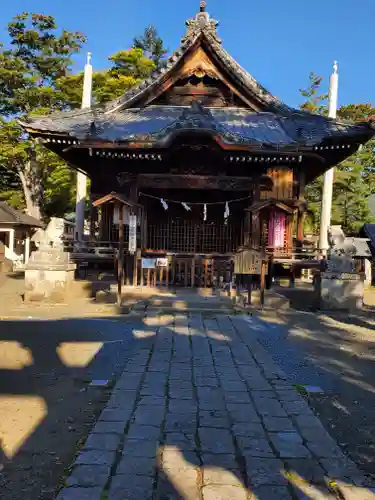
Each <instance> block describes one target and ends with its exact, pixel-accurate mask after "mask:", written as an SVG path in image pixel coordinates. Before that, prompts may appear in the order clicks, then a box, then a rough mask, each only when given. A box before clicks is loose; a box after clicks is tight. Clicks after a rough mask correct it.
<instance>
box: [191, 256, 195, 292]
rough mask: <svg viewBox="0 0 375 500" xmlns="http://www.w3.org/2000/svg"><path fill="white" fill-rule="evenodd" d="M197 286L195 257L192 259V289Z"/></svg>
mask: <svg viewBox="0 0 375 500" xmlns="http://www.w3.org/2000/svg"><path fill="white" fill-rule="evenodd" d="M194 286H195V257H193V258H192V259H191V288H194Z"/></svg>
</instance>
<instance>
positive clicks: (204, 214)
mask: <svg viewBox="0 0 375 500" xmlns="http://www.w3.org/2000/svg"><path fill="white" fill-rule="evenodd" d="M203 220H204V221H206V220H207V205H206V203H205V204H204V205H203Z"/></svg>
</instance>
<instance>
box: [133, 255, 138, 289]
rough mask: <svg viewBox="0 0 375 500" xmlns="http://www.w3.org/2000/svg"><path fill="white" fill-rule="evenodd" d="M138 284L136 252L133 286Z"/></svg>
mask: <svg viewBox="0 0 375 500" xmlns="http://www.w3.org/2000/svg"><path fill="white" fill-rule="evenodd" d="M137 285H138V259H137V254H136V253H135V254H134V267H133V287H134V288H135V287H136V286H137Z"/></svg>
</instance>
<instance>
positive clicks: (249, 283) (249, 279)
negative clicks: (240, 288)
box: [247, 274, 253, 306]
mask: <svg viewBox="0 0 375 500" xmlns="http://www.w3.org/2000/svg"><path fill="white" fill-rule="evenodd" d="M252 288H253V276H252V275H251V274H248V276H247V304H248V305H249V306H251V292H252Z"/></svg>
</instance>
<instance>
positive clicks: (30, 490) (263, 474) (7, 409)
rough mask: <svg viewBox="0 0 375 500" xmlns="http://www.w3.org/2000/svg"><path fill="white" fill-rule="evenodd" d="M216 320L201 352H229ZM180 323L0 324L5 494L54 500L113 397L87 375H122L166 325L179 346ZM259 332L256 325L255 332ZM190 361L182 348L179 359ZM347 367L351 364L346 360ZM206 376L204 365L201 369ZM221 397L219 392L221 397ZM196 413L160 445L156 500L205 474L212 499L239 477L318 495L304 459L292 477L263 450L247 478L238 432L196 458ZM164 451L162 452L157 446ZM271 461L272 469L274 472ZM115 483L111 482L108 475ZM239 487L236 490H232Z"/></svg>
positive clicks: (260, 491) (264, 497) (9, 499)
mask: <svg viewBox="0 0 375 500" xmlns="http://www.w3.org/2000/svg"><path fill="white" fill-rule="evenodd" d="M133 321H135V320H133ZM209 323H210V335H209V342H207V337H206V336H203V335H202V336H200V335H199V333H198V334H197V336H196V337H195V339H194V342H195V346H194V347H195V351H194V352H200V349H202V350H204V349H207V348H208V346H209V348H210V349H214V351H215V352H216V351H217V350H219V351H220V350H221V349H223V350H224V351H225V350H227V349H228V346H230V343H231V341H232V339H231V338H230V334H228V335H227V334H226V337H227V342H223V340H225V339H224V338H223V332H222V331H221V330H220V328H219V326H218V323H217V322H216V320H215V319H214V318H211V319H209ZM176 326H177V327H178V320H176V321H175V322H174V328H173V329H172V328H170V325H168V324H166V325H163V326H159V325H152V324H146V323H145V322H141V321H139V322H133V323H131V324H127V323H126V322H125V323H124V322H117V321H116V320H114V319H113V318H111V320H104V319H103V320H97V319H95V320H91V319H87V318H86V319H84V320H78V319H73V318H72V319H64V320H54V321H2V322H1V323H0V438H1V439H2V442H1V447H0V458H2V471H1V473H0V488H1V492H2V500H21V499H22V500H23V499H25V498H30V499H38V500H47V499H48V500H51V498H53V497H54V494H55V492H56V489H58V488H59V486H61V483H60V481H61V478H62V477H63V475H64V471H66V470H67V469H68V468H69V467H70V466H71V464H72V462H73V461H74V457H75V454H76V450H78V449H79V448H80V446H81V445H82V442H83V440H84V439H85V437H86V436H87V433H88V432H89V430H90V428H91V427H92V425H93V423H94V422H95V420H96V418H97V416H98V414H99V413H100V411H101V410H102V409H103V408H104V406H105V403H106V401H107V399H108V397H109V392H110V391H109V390H103V389H98V388H93V387H89V382H90V380H92V379H93V378H95V379H102V378H107V379H113V380H115V379H116V378H118V376H119V375H120V374H121V373H122V371H123V370H124V369H126V363H127V361H128V360H129V359H131V358H132V356H133V355H134V354H135V353H137V352H138V351H139V350H141V349H143V348H145V347H147V348H150V349H151V350H152V349H153V352H158V340H157V339H158V335H155V333H156V332H160V329H161V328H162V330H163V335H164V336H165V337H167V338H168V337H169V338H170V342H171V345H172V346H173V349H177V347H178V345H179V343H180V342H182V344H184V342H186V337H185V338H184V337H183V336H182V335H179V334H178V333H176V328H175V327H176ZM295 326H296V325H294V327H295ZM137 329H140V330H142V331H143V332H144V333H145V334H146V335H145V337H144V338H137V335H136V334H135V331H136V330H137ZM253 334H254V332H253V331H252V329H251V325H249V335H253ZM180 339H181V340H180ZM168 342H169V341H168ZM315 342H316V340H315ZM319 342H320V345H319V353H320V354H319V355H318V356H317V357H316V358H315V361H316V362H318V360H319V363H320V366H322V367H323V368H324V369H325V370H333V371H334V370H336V371H340V370H341V373H342V369H343V367H341V368H338V367H337V365H335V362H334V359H333V357H332V356H333V355H334V354H335V353H336V349H335V348H334V347H332V344H330V343H329V342H328V340H327V339H326V341H325V342H324V341H323V339H320V340H319ZM184 345H185V344H184ZM215 346H217V347H215ZM221 346H222V347H221ZM189 349H190V347H189ZM323 353H324V355H323ZM183 359H184V356H183V355H182V357H181V362H183ZM347 369H348V370H349V365H348V368H347ZM203 374H204V370H203V371H202V377H203ZM350 377H351V378H352V379H353V380H354V375H353V374H350ZM371 388H373V385H371ZM219 390H220V387H219ZM356 390H358V391H359V390H363V391H368V390H369V387H366V388H362V389H361V388H360V387H359V388H358V386H357V389H356ZM220 399H221V398H218V399H216V398H215V401H220ZM181 404H183V403H181ZM196 404H197V402H196V394H195V395H194V398H193V407H195V408H196ZM220 404H221V403H219V405H218V408H217V410H215V411H217V416H218V420H220V419H221V420H225V419H226V418H227V413H226V410H225V407H223V408H221V406H220ZM223 404H224V402H223ZM148 411H150V408H148ZM207 411H210V410H207ZM196 413H197V410H196V409H195V410H193V411H192V413H190V412H189V411H186V412H184V413H182V412H181V413H180V416H179V419H178V421H177V422H176V423H175V424H176V428H175V430H176V432H170V433H169V434H168V441H167V442H166V443H164V444H163V443H161V444H162V445H163V446H164V448H163V450H164V452H163V453H162V456H161V459H162V462H161V463H162V466H161V467H162V468H161V469H159V473H158V481H157V484H155V485H154V497H153V498H155V499H158V500H162V499H165V498H182V499H187V498H193V497H191V496H190V495H191V493H192V491H193V488H194V485H195V487H196V484H197V481H198V484H200V485H201V484H202V480H204V482H205V484H206V485H207V486H205V488H206V492H207V497H205V498H220V496H218V495H219V494H220V495H221V497H222V498H228V499H229V498H231V499H232V498H233V499H235V498H242V496H241V494H242V495H243V493H241V492H240V490H239V486H241V485H245V486H246V487H247V488H248V489H249V491H252V492H253V493H254V494H256V497H257V498H259V499H260V500H269V499H270V498H276V497H277V495H279V494H280V495H281V494H282V493H283V492H284V493H285V495H287V494H288V492H289V493H290V492H292V491H295V492H296V493H297V492H302V491H304V488H305V489H307V490H308V491H309V492H310V493H311V494H312V489H311V488H312V487H310V486H308V481H307V480H306V478H305V477H304V476H303V474H302V472H303V470H302V469H300V470H299V473H297V469H298V464H295V467H290V469H289V470H288V471H287V474H286V475H285V472H284V470H283V467H282V463H281V462H280V461H279V460H278V459H276V458H275V459H274V460H271V462H270V460H265V459H262V457H261V456H260V457H258V458H256V460H255V461H256V462H257V468H258V469H259V473H258V476H257V477H255V476H252V477H249V475H248V470H249V464H248V463H247V462H246V461H245V460H244V457H243V456H241V455H240V454H239V453H238V448H237V447H236V442H235V440H233V439H232V438H231V440H229V438H228V442H227V444H228V451H226V452H225V453H224V454H214V453H212V454H211V453H206V454H203V455H201V456H199V455H198V453H197V449H199V448H200V443H199V440H200V438H201V437H200V434H199V433H197V432H196V431H195V430H193V427H192V425H191V421H194V419H192V416H193V415H195V417H196V416H197V415H196ZM198 418H199V417H198ZM231 423H233V422H231ZM194 425H195V424H194ZM223 427H225V426H223V425H222V424H220V426H219V427H218V428H217V429H216V431H215V432H216V434H217V435H218V437H219V436H220V439H223V442H224V443H225V442H226V441H225V440H226V439H227V436H229V434H228V430H225V429H224V428H223ZM204 432H205V431H203V434H204ZM373 435H374V434H373ZM164 436H165V434H164ZM162 437H163V436H162ZM229 450H230V451H229ZM157 453H158V454H160V450H158V451H157ZM168 455H170V457H171V460H172V462H174V463H176V462H175V461H176V460H177V461H179V462H180V463H181V468H180V469H179V470H180V472H179V473H178V474H177V475H176V474H175V467H174V468H170V469H168V466H167V465H166V464H167V461H168V460H167V459H168ZM202 457H203V463H202ZM267 457H268V458H269V456H266V457H265V458H267ZM134 460H136V459H134ZM260 462H262V463H263V462H264V467H265V469H264V470H263V469H262V467H261V466H260V467H258V466H259V463H260ZM254 466H255V465H254ZM270 466H271V467H272V469H271V470H267V467H268V468H269V467H270ZM215 470H216V475H215ZM193 471H194V472H193ZM217 471H219V475H218V472H217ZM139 473H140V474H142V472H139ZM202 474H203V476H202ZM210 475H211V479H210ZM223 475H227V476H228V475H229V476H230V478H229V479H227V480H226V482H227V483H228V482H229V483H230V484H227V485H224V484H222V485H219V486H218V485H217V482H218V481H221V479H218V476H220V477H221V478H222V477H223ZM140 477H143V476H137V475H136V476H135V477H134V478H133V479H134V482H133V481H131V482H130V484H129V480H128V483H127V484H128V486H127V488H130V491H131V489H132V488H133V489H135V488H136V487H137V484H138V482H142V481H143V479H144V478H143V479H142V480H141V479H140ZM270 478H273V479H272V481H273V484H274V486H272V488H273V490H274V492H275V495H272V496H271V497H270V491H271V489H272V488H271V489H270V488H269V487H268V488H265V486H263V485H264V484H269V480H270ZM264 481H266V483H265V482H264ZM267 481H268V482H267ZM59 483H60V484H59ZM292 485H293V488H292ZM107 486H108V485H107ZM109 486H110V487H111V483H109ZM316 488H317V489H319V488H320V486H319V485H317V486H314V487H313V489H316ZM110 491H111V490H110ZM310 493H309V494H310ZM234 494H236V495H238V496H233V495H234ZM215 495H216V496H215ZM112 498H113V500H119V499H122V498H124V499H125V498H128V497H127V496H126V495H125V494H124V491H123V490H121V488H120V490H119V493H118V495H117V496H116V495H115V494H113V496H111V493H110V495H109V499H110V500H112ZM144 498H148V497H147V496H144ZM243 498H245V497H243ZM286 498H287V497H286ZM307 498H309V497H308V496H307ZM311 498H313V496H311ZM93 500H94V499H93Z"/></svg>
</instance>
